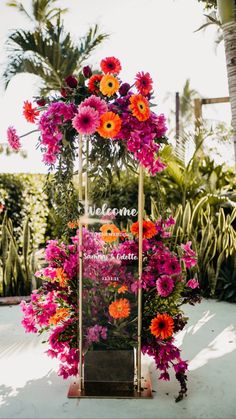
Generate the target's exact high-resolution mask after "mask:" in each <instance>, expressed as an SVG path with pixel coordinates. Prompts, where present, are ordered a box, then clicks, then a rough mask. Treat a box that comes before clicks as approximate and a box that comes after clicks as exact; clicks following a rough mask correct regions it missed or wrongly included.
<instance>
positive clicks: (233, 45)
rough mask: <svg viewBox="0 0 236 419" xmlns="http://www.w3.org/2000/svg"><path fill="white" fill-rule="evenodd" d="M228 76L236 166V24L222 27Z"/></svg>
mask: <svg viewBox="0 0 236 419" xmlns="http://www.w3.org/2000/svg"><path fill="white" fill-rule="evenodd" d="M222 29H223V34H224V43H225V56H226V66H227V74H228V85H229V96H230V104H231V112H232V126H233V130H234V153H235V164H236V22H230V23H225V24H224V25H222Z"/></svg>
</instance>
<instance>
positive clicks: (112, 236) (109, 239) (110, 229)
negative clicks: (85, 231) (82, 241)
mask: <svg viewBox="0 0 236 419" xmlns="http://www.w3.org/2000/svg"><path fill="white" fill-rule="evenodd" d="M100 231H101V232H102V239H103V240H104V242H106V243H113V242H115V241H116V240H117V239H118V237H119V235H120V230H119V228H118V227H116V226H115V224H104V225H103V226H102V227H101V228H100Z"/></svg>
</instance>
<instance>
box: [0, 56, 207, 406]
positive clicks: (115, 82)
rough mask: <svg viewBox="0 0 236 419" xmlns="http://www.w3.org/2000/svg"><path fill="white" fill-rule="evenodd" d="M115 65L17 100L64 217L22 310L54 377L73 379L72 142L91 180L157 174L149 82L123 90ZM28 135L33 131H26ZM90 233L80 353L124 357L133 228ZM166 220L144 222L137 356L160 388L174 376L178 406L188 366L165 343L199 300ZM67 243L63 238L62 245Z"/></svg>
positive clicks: (134, 279)
mask: <svg viewBox="0 0 236 419" xmlns="http://www.w3.org/2000/svg"><path fill="white" fill-rule="evenodd" d="M120 72H121V63H120V61H119V60H118V59H117V58H115V57H107V58H105V59H103V60H102V61H101V63H100V71H96V72H92V70H91V68H90V67H89V66H86V67H84V68H83V70H82V72H81V73H80V75H79V76H78V77H75V76H73V75H70V76H68V77H67V78H66V79H65V83H64V85H63V86H62V89H61V92H60V93H57V94H55V96H54V97H50V98H36V104H35V105H33V104H32V103H31V102H29V101H26V102H25V103H24V108H23V114H24V116H25V118H26V120H27V121H28V122H30V123H35V124H37V129H36V131H39V132H40V137H39V147H40V148H41V150H42V153H43V161H44V163H45V164H46V165H48V167H49V170H52V169H53V171H54V182H55V189H54V191H55V196H56V197H57V207H58V208H59V209H61V208H62V207H63V208H64V212H65V214H66V216H65V217H64V221H65V223H64V224H63V223H62V226H63V228H64V229H65V228H67V230H69V232H70V233H71V231H74V233H73V234H69V235H68V234H67V236H64V237H65V240H64V239H63V240H62V239H61V240H60V241H57V240H51V241H49V243H48V245H47V247H46V252H45V258H46V260H47V263H48V266H47V267H46V268H43V269H42V270H40V271H39V272H37V273H36V275H37V276H38V277H39V278H41V279H42V286H41V287H40V288H39V289H38V290H36V291H34V292H33V293H32V296H31V302H30V303H29V304H26V303H25V302H23V303H22V304H21V306H22V310H23V313H24V318H23V321H22V324H23V326H24V327H25V330H26V331H27V332H33V333H40V334H41V333H44V332H46V333H47V336H48V339H47V341H48V344H49V349H48V350H47V354H48V355H49V356H51V357H53V358H57V359H58V360H59V361H60V366H59V375H61V376H63V377H64V378H68V377H69V376H73V375H76V374H77V373H78V362H79V352H78V342H77V339H78V333H77V331H78V329H77V325H78V304H77V287H78V258H79V245H78V234H77V232H76V228H77V226H78V224H77V221H71V220H77V219H78V216H80V215H81V212H82V213H83V208H82V211H81V207H83V205H82V203H80V204H81V205H80V206H79V211H78V198H77V197H76V199H75V200H74V203H75V205H74V206H71V205H70V203H71V202H72V198H73V196H74V195H73V193H74V189H73V184H72V180H73V175H74V161H75V158H76V156H77V150H78V137H79V136H83V138H84V139H85V141H86V142H87V144H88V146H87V150H86V158H87V171H88V173H89V175H91V176H101V179H103V178H104V176H103V175H104V174H106V175H107V174H108V175H109V174H110V173H111V171H112V170H115V171H116V172H117V171H118V170H122V168H126V167H127V166H128V165H129V166H130V165H132V168H133V169H136V167H137V165H138V164H141V165H142V166H143V167H144V168H145V169H146V171H147V172H148V173H149V175H151V176H154V175H155V174H156V173H157V172H160V171H162V170H163V169H164V168H165V164H164V163H163V162H162V161H161V159H160V153H159V152H160V148H161V145H162V144H163V143H166V141H167V139H166V136H165V134H166V130H167V127H166V120H165V117H164V115H163V114H158V115H157V114H156V113H154V112H153V111H152V98H153V81H152V79H151V76H150V74H149V73H144V72H139V73H137V74H136V76H135V79H134V83H133V84H132V85H130V84H129V83H127V82H123V81H122V80H121V78H120ZM31 132H32V131H31ZM7 137H8V141H9V144H10V145H11V147H12V148H13V149H14V150H19V149H20V147H21V143H20V138H21V137H19V136H18V134H17V132H16V130H15V128H14V127H13V126H11V127H9V128H8V131H7ZM101 224H102V226H101V228H100V231H99V232H95V231H89V230H88V229H86V228H83V249H82V250H83V260H84V262H83V299H84V302H85V303H84V304H83V320H84V321H83V327H84V330H83V336H84V342H83V348H84V350H85V351H86V350H88V349H90V348H93V349H96V348H107V349H114V348H116V349H118V348H119V349H127V348H133V347H135V346H136V344H137V293H138V287H139V284H140V281H139V278H138V234H139V223H138V222H133V223H131V225H130V227H129V228H128V227H127V229H126V230H121V229H120V226H119V225H116V224H115V221H114V217H113V216H112V217H110V218H109V217H108V218H107V219H106V220H102V222H101ZM173 224H174V220H173V219H172V218H171V217H170V218H167V219H164V218H163V219H162V218H160V219H159V220H157V221H155V220H150V219H146V220H145V221H143V274H142V278H141V286H142V289H143V293H142V295H143V297H142V298H143V302H142V306H143V333H142V352H143V353H144V354H148V355H150V356H152V357H153V358H154V360H155V363H156V367H157V369H158V370H159V371H160V379H162V380H169V372H168V371H169V369H170V368H171V367H173V368H174V371H175V374H176V378H177V380H178V381H179V382H180V387H181V388H180V392H179V396H178V397H177V401H178V400H181V399H182V398H183V395H184V394H186V392H187V386H186V380H187V375H186V370H187V366H188V365H187V362H186V361H184V360H182V358H181V356H180V350H179V349H178V348H177V347H176V346H175V344H174V334H175V333H176V332H178V331H179V330H182V329H183V327H184V326H185V324H186V322H187V318H186V317H185V316H184V314H183V312H182V311H181V309H180V307H181V305H182V304H184V303H186V302H189V303H190V304H194V303H195V302H197V301H199V284H198V281H197V280H196V279H195V277H194V275H195V273H194V265H195V264H196V255H195V252H194V251H193V250H192V249H191V243H190V242H189V243H187V244H183V245H181V246H180V247H179V248H177V247H176V246H175V245H173V242H172V238H171V229H172V225H173ZM71 235H72V237H71Z"/></svg>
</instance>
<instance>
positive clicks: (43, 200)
mask: <svg viewBox="0 0 236 419" xmlns="http://www.w3.org/2000/svg"><path fill="white" fill-rule="evenodd" d="M45 179H46V176H45V175H34V174H22V173H20V174H9V173H8V174H6V173H2V174H0V204H1V205H2V206H3V210H2V212H1V213H0V223H1V222H2V220H3V217H4V213H5V211H7V214H8V217H9V218H10V219H11V221H12V224H13V229H14V236H15V239H16V241H17V243H18V245H19V247H22V232H23V225H24V223H25V222H26V219H28V222H29V227H30V230H31V245H32V247H33V248H34V250H37V249H38V248H39V247H40V246H42V245H43V244H44V243H45V240H46V239H47V238H48V237H50V236H51V234H52V230H53V228H54V226H53V224H52V223H51V220H50V225H49V224H48V217H49V207H51V204H50V198H49V196H48V195H47V194H46V192H45V191H44V190H43V188H44V183H45Z"/></svg>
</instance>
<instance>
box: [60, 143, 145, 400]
mask: <svg viewBox="0 0 236 419" xmlns="http://www.w3.org/2000/svg"><path fill="white" fill-rule="evenodd" d="M88 141H89V139H88V138H86V173H85V220H88V174H87V166H88V150H89V144H88ZM82 153H83V137H82V136H81V135H80V137H79V155H78V157H79V158H78V160H79V161H78V163H79V201H80V202H82V201H83V154H82ZM143 177H144V172H143V167H142V166H141V165H140V166H139V180H138V184H139V186H138V222H139V239H138V276H139V288H138V342H137V353H136V366H137V371H136V381H137V386H134V388H133V390H132V391H129V392H127V393H126V394H122V395H121V394H120V392H119V391H118V392H116V394H114V395H106V394H101V391H100V392H99V391H97V392H96V389H94V391H93V392H92V393H89V392H87V391H85V389H84V375H83V316H82V313H83V299H82V292H83V252H82V244H83V234H82V232H83V222H82V221H81V220H80V221H79V240H78V246H79V252H78V253H79V257H78V266H79V269H78V271H77V293H78V307H79V319H78V327H77V342H78V348H79V376H78V380H76V381H74V382H73V383H72V384H71V386H70V388H69V392H68V397H69V398H93V397H94V398H96V397H101V398H137V399H140V398H152V389H151V380H150V377H149V375H148V374H146V375H145V377H142V360H141V355H142V352H141V345H142V286H141V278H142V271H143V210H144V191H143ZM98 384H99V385H98V388H101V386H102V383H98Z"/></svg>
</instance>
